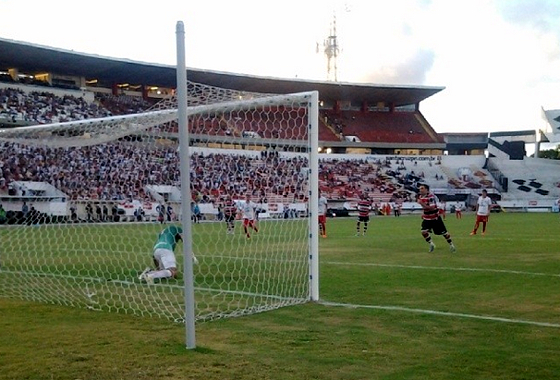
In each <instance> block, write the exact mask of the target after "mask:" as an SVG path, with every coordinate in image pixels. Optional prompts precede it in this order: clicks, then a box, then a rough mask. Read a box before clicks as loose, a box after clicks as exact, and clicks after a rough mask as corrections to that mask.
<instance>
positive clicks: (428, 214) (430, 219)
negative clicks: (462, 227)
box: [416, 184, 456, 252]
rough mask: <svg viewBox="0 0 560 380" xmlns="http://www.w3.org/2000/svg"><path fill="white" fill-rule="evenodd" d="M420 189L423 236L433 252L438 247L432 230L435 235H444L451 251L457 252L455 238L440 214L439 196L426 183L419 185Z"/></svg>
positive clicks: (418, 200)
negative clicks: (452, 238) (454, 243)
mask: <svg viewBox="0 0 560 380" xmlns="http://www.w3.org/2000/svg"><path fill="white" fill-rule="evenodd" d="M418 190H419V192H420V193H419V194H418V197H417V199H416V201H417V202H418V204H420V206H422V236H423V237H424V240H426V242H427V243H428V244H429V245H430V252H433V251H434V249H435V248H436V246H435V244H434V242H433V241H432V236H431V233H432V232H433V233H434V235H443V237H444V238H445V240H446V241H447V243H448V244H449V249H450V251H451V252H455V251H456V248H455V245H453V240H451V235H450V234H449V232H447V228H446V227H445V223H443V220H442V219H441V216H440V214H439V208H438V201H439V200H438V198H437V197H436V196H435V194H433V193H431V192H430V186H428V185H426V184H421V185H420V186H418Z"/></svg>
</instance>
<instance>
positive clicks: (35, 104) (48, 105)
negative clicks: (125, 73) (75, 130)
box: [0, 88, 111, 124]
mask: <svg viewBox="0 0 560 380" xmlns="http://www.w3.org/2000/svg"><path fill="white" fill-rule="evenodd" d="M0 115H2V116H4V118H11V119H18V120H25V121H29V122H33V123H36V124H50V123H62V122H65V121H73V120H83V119H90V118H97V117H106V116H111V112H110V111H109V110H107V109H106V108H104V107H101V106H99V105H98V104H97V103H95V102H93V103H88V102H86V101H85V100H84V99H83V98H82V97H75V96H73V95H65V96H62V97H61V96H56V95H54V94H53V93H50V92H46V91H32V92H29V93H26V92H24V91H23V90H21V89H17V88H0Z"/></svg>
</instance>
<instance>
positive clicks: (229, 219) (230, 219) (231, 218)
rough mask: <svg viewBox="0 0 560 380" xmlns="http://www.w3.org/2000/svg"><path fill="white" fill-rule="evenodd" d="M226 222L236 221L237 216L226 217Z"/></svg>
mask: <svg viewBox="0 0 560 380" xmlns="http://www.w3.org/2000/svg"><path fill="white" fill-rule="evenodd" d="M224 220H225V221H226V222H228V223H229V222H233V221H235V215H226V216H225V217H224Z"/></svg>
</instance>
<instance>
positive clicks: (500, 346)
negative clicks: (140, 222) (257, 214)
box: [0, 213, 560, 380]
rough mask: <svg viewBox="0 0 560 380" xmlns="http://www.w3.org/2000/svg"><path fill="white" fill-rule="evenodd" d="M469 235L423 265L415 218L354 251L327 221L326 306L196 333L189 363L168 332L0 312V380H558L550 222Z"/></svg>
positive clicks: (371, 236)
mask: <svg viewBox="0 0 560 380" xmlns="http://www.w3.org/2000/svg"><path fill="white" fill-rule="evenodd" d="M473 222H474V215H472V214H470V215H469V214H466V215H464V216H463V219H462V220H457V219H455V217H454V215H448V217H447V220H446V224H447V227H448V229H449V231H450V232H451V234H452V237H453V239H454V242H455V245H456V246H457V252H456V253H450V252H449V249H448V246H447V244H446V242H445V241H444V239H443V238H442V237H440V236H436V237H434V241H435V243H436V245H437V248H436V250H435V251H434V252H433V253H428V245H427V244H426V243H425V242H424V241H423V240H422V237H421V235H420V233H419V229H420V228H419V226H420V217H419V216H403V217H401V218H394V217H374V218H373V220H372V222H371V223H370V228H369V231H368V234H367V235H366V236H360V237H356V236H354V234H355V219H354V218H340V219H329V220H328V238H327V239H321V240H320V255H321V264H320V298H321V301H320V302H317V303H306V304H302V305H296V306H290V307H286V308H281V309H279V310H275V311H270V312H266V313H261V314H256V315H252V316H248V317H240V318H229V319H221V320H217V321H212V322H205V323H199V324H197V337H196V340H197V349H195V350H186V349H185V347H184V345H185V330H184V326H183V325H181V324H176V323H172V322H170V321H168V320H166V319H162V318H151V317H138V316H134V315H130V314H127V313H125V312H122V313H108V312H104V311H91V310H87V309H84V308H73V307H67V306H60V305H48V304H45V303H38V302H26V301H19V300H16V299H13V298H0V315H1V318H0V331H1V333H0V379H84V380H85V379H207V380H208V379H209V380H214V379H437V380H439V379H508V380H509V379H551V380H552V379H555V380H556V379H558V378H560V360H558V352H560V296H559V289H560V244H559V243H560V236H559V235H558V233H557V231H558V225H559V224H560V218H559V216H558V214H540V213H538V214H510V213H501V214H492V215H491V219H490V224H489V227H488V233H487V235H486V236H480V235H477V236H469V232H470V231H471V229H472V225H473ZM194 227H196V228H198V229H200V231H195V232H202V229H204V231H205V232H204V234H210V235H206V236H207V237H208V236H211V234H212V233H213V232H212V231H210V232H207V231H206V230H207V229H210V230H212V229H214V228H216V227H215V226H212V225H210V224H208V225H200V226H198V225H197V226H194ZM89 228H91V227H89ZM121 228H128V227H121ZM146 228H148V229H150V230H149V231H147V232H146V235H148V237H147V238H146V239H145V241H138V247H143V246H145V245H148V246H149V245H150V244H151V240H152V239H153V231H152V230H151V229H154V231H155V228H156V227H154V226H147V227H146ZM216 231H218V230H216ZM129 232H130V231H126V233H122V234H123V236H124V235H126V234H127V233H129ZM238 233H239V231H238ZM204 234H202V235H203V236H204ZM0 236H2V238H3V241H4V242H5V241H6V239H5V237H6V230H0ZM265 236H266V229H265V230H264V231H263V233H262V237H258V238H257V237H255V239H252V241H251V242H250V243H247V242H246V241H245V240H243V239H242V237H238V236H235V237H234V240H233V241H232V244H234V245H233V246H232V247H238V246H239V245H240V244H253V246H254V247H259V246H262V245H263V244H268V243H266V240H264V239H265V238H264V237H265ZM35 238H37V237H35ZM259 238H260V239H262V241H259ZM137 240H138V239H137ZM140 240H141V239H140ZM59 243H60V244H62V242H61V241H59ZM4 244H5V243H4ZM46 244H47V243H42V245H41V246H45V245H46ZM48 244H51V245H52V244H53V243H52V242H50V243H48ZM99 244H100V243H99V242H98V245H99ZM111 244H112V247H114V246H115V244H116V245H117V246H118V244H119V240H118V239H116V240H114V241H113V242H112V243H111ZM55 246H56V243H55V244H54V246H48V247H46V248H45V249H46V250H53V249H55V248H56V247H55ZM232 247H224V249H230V248H232ZM274 247H275V248H276V249H278V248H281V247H278V246H276V245H274V244H273V248H274ZM245 248H247V247H245V246H244V249H245ZM84 249H85V250H87V249H88V247H87V246H84ZM139 249H140V248H139ZM249 251H250V249H249ZM259 251H260V249H259ZM1 258H2V252H1V251H0V259H1ZM75 259H76V258H73V259H72V260H75ZM72 260H71V261H72ZM100 260H101V259H100ZM92 261H93V259H92ZM3 265H4V263H3ZM2 268H4V266H3V267H2ZM73 270H74V271H75V273H73V274H76V273H82V272H83V271H85V272H87V271H88V269H87V265H85V266H76V267H75V268H74V269H73ZM130 271H131V272H132V271H133V270H132V269H131V270H130ZM130 275H131V273H119V274H118V276H124V277H127V276H130ZM222 275H224V276H225V275H226V274H225V273H223V274H222ZM11 276H12V277H10V281H9V282H15V281H17V279H14V278H13V275H11ZM119 278H120V277H119ZM6 280H7V277H6V276H3V275H2V273H1V271H0V281H3V283H0V288H6V287H8V286H9V287H11V288H12V289H17V287H16V286H15V285H17V284H7V281H6ZM23 286H25V285H23ZM156 286H157V285H156ZM0 294H3V293H2V292H0Z"/></svg>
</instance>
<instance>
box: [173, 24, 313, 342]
mask: <svg viewBox="0 0 560 380" xmlns="http://www.w3.org/2000/svg"><path fill="white" fill-rule="evenodd" d="M176 40H177V41H176V46H177V100H178V107H177V109H178V125H179V146H180V154H179V159H180V168H181V198H182V199H183V202H182V205H181V208H182V216H183V217H182V221H181V223H182V227H183V231H185V233H186V236H191V234H192V213H191V208H190V206H189V202H186V201H185V200H187V199H192V194H191V184H190V174H189V173H190V159H189V157H190V137H189V129H188V127H189V126H188V115H189V107H188V96H187V65H186V49H185V27H184V24H183V22H182V21H178V22H177V25H176ZM307 94H308V95H309V97H310V101H309V104H308V109H309V112H308V126H307V127H308V130H307V134H308V147H307V148H308V153H309V168H308V170H309V173H308V178H309V190H308V191H309V194H308V199H309V201H308V202H309V203H308V204H309V213H308V230H309V293H308V296H309V300H310V301H318V300H319V239H318V237H319V226H318V223H317V218H318V190H319V164H318V156H319V152H318V150H319V141H318V140H319V94H318V92H317V91H310V92H308V93H307ZM300 95H301V94H300ZM285 96H289V95H278V97H285ZM274 98H275V96H272V97H265V98H259V99H255V100H251V101H249V102H250V103H253V104H262V105H266V104H268V103H271V102H272V101H273V99H274ZM235 103H237V104H238V102H235ZM222 106H223V107H226V108H227V104H222ZM183 255H184V257H185V260H184V261H183V270H184V287H185V290H184V293H185V334H186V348H187V349H194V348H196V328H195V322H196V317H195V307H196V305H195V297H194V272H193V260H192V257H193V249H192V239H187V241H186V242H185V244H183Z"/></svg>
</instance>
